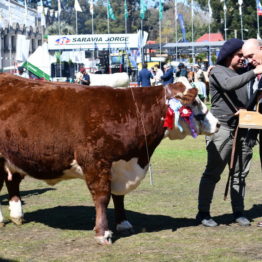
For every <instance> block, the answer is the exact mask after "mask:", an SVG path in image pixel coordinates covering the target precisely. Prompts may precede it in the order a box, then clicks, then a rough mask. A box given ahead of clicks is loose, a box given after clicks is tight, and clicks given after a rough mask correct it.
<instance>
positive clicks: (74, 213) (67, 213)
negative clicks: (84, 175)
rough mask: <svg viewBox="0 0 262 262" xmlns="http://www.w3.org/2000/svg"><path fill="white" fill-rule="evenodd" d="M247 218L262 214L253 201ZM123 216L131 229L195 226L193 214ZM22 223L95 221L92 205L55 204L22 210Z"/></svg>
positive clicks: (82, 226)
mask: <svg viewBox="0 0 262 262" xmlns="http://www.w3.org/2000/svg"><path fill="white" fill-rule="evenodd" d="M107 214H108V221H109V227H110V228H111V229H112V228H114V227H115V225H114V210H113V209H112V208H109V209H108V210H107ZM246 215H247V217H249V218H250V219H251V220H252V219H255V218H258V217H262V205H254V206H253V207H252V208H251V209H250V210H247V211H246ZM127 217H128V220H129V221H130V222H131V224H132V225H133V226H134V229H135V233H134V234H139V233H141V232H158V231H162V230H172V231H176V230H177V229H179V228H183V227H191V226H196V225H197V223H196V220H195V219H193V218H177V217H171V216H166V215H158V214H157V215H155V214H142V213H139V212H134V211H130V210H127ZM24 218H25V223H30V222H37V223H42V224H45V225H47V226H50V227H53V228H59V229H65V230H93V227H94V225H95V209H94V207H87V206H58V207H54V208H47V209H41V210H36V211H33V212H31V213H26V214H25V217H24ZM214 219H215V220H216V221H217V222H218V223H219V224H222V225H223V224H224V225H229V224H231V223H232V222H233V215H232V214H224V215H221V216H216V217H214Z"/></svg>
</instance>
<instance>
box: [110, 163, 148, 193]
mask: <svg viewBox="0 0 262 262" xmlns="http://www.w3.org/2000/svg"><path fill="white" fill-rule="evenodd" d="M137 161H138V158H132V159H131V160H130V161H125V160H119V161H117V162H113V164H112V168H111V174H112V182H111V193H112V194H114V195H125V194H127V193H129V192H130V191H132V190H134V189H135V188H136V187H137V186H138V185H139V184H140V182H141V181H142V179H143V178H144V177H145V175H146V172H147V169H148V165H147V166H146V167H145V168H144V169H143V168H141V167H140V166H139V165H138V163H137Z"/></svg>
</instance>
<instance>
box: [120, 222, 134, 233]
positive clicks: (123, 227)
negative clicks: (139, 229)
mask: <svg viewBox="0 0 262 262" xmlns="http://www.w3.org/2000/svg"><path fill="white" fill-rule="evenodd" d="M116 231H117V232H118V233H120V234H121V235H131V234H134V232H135V231H134V229H133V226H132V225H131V224H130V223H129V222H128V221H127V220H125V221H122V222H121V223H120V224H117V226H116Z"/></svg>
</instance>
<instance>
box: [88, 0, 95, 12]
mask: <svg viewBox="0 0 262 262" xmlns="http://www.w3.org/2000/svg"><path fill="white" fill-rule="evenodd" d="M89 5H90V9H89V10H90V14H91V15H93V14H94V1H93V0H90V4H89Z"/></svg>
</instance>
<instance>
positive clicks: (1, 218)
mask: <svg viewBox="0 0 262 262" xmlns="http://www.w3.org/2000/svg"><path fill="white" fill-rule="evenodd" d="M3 224H4V217H3V214H2V209H1V205H0V227H1V226H3Z"/></svg>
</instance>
